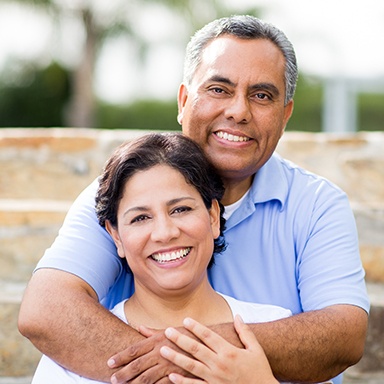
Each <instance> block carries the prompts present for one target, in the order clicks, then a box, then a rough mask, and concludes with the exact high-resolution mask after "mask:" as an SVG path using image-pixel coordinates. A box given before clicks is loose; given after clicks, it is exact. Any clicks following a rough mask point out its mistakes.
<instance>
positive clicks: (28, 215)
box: [0, 200, 70, 282]
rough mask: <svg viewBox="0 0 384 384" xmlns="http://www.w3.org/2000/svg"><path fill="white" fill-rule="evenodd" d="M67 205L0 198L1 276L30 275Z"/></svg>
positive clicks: (14, 278)
mask: <svg viewBox="0 0 384 384" xmlns="http://www.w3.org/2000/svg"><path fill="white" fill-rule="evenodd" d="M69 206H70V203H64V202H52V201H51V202H49V201H34V200H28V201H25V200H24V201H21V200H20V201H17V200H0V279H5V280H8V281H14V282H22V281H24V282H26V281H28V280H29V279H30V277H31V273H32V271H33V269H34V268H35V266H36V264H37V262H38V260H39V259H40V258H41V256H42V255H43V253H44V251H45V250H46V249H47V248H48V247H49V246H50V245H51V244H52V242H53V241H54V239H55V237H56V235H57V233H58V231H59V229H60V227H61V225H62V222H63V220H64V217H65V214H66V212H67V210H68V208H69Z"/></svg>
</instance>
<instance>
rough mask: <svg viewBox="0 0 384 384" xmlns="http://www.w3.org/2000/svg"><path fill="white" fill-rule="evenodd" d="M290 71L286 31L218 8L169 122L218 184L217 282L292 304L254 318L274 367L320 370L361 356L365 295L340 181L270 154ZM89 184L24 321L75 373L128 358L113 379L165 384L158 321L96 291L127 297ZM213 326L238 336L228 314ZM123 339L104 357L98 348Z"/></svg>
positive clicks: (316, 377) (282, 122)
mask: <svg viewBox="0 0 384 384" xmlns="http://www.w3.org/2000/svg"><path fill="white" fill-rule="evenodd" d="M296 80H297V65H296V58H295V54H294V50H293V48H292V46H291V44H290V42H289V41H288V40H287V38H286V37H285V35H284V34H283V33H282V32H281V31H279V30H278V29H276V28H275V27H273V26H271V25H268V24H265V23H263V22H262V21H260V20H258V19H256V18H254V17H250V16H234V17H230V18H225V19H220V20H216V21H214V22H212V23H210V24H208V25H207V26H206V27H204V28H203V29H202V30H200V31H198V32H197V33H196V35H195V36H194V37H193V38H192V40H191V42H190V43H189V45H188V47H187V55H186V62H185V72H184V80H183V84H182V85H181V86H180V89H179V95H178V105H179V114H178V121H179V123H180V124H181V125H182V130H183V133H184V134H186V135H188V136H189V137H191V138H192V139H194V140H195V141H196V142H198V143H199V144H200V145H201V147H202V148H203V150H204V152H205V153H206V155H207V156H208V157H209V159H210V160H211V162H212V163H213V164H214V165H215V166H216V168H217V169H218V171H219V173H220V175H221V177H222V178H223V181H224V184H225V188H226V191H225V195H224V197H223V200H222V203H223V204H224V205H225V206H226V214H227V218H228V220H227V226H226V227H227V229H226V232H225V236H226V240H227V243H228V248H227V250H226V251H225V253H224V254H223V255H222V256H220V257H218V258H217V260H216V265H215V266H214V267H213V269H212V272H211V276H210V277H211V281H212V283H213V286H214V288H215V289H216V290H218V291H220V292H222V293H225V294H229V295H232V296H235V297H236V298H238V299H241V300H245V301H253V302H259V303H269V304H275V305H280V306H283V307H286V308H289V309H291V311H292V312H293V313H294V314H296V315H294V316H292V317H291V318H288V319H284V320H279V321H276V322H272V323H264V324H253V325H252V330H253V332H254V333H255V335H256V336H257V339H258V340H259V342H260V344H261V345H262V347H263V348H264V350H265V352H266V355H267V357H268V359H269V361H270V364H271V366H272V369H273V372H274V374H275V375H276V377H277V378H279V379H280V380H282V381H295V382H297V381H302V382H316V381H318V382H319V381H325V380H326V379H328V378H331V377H334V376H336V375H338V374H339V373H340V372H342V371H343V370H344V369H346V368H347V367H348V366H350V365H352V364H355V363H356V362H357V361H358V360H359V359H360V357H361V355H362V353H363V348H364V341H365V333H366V328H367V312H368V308H369V304H368V299H367V296H366V291H365V284H364V271H363V269H362V266H361V262H360V258H359V252H358V242H357V233H356V227H355V223H354V219H353V214H352V212H351V209H350V207H349V204H348V201H347V198H346V196H345V194H344V193H343V192H342V191H340V190H339V189H338V188H337V187H335V186H334V185H332V184H331V183H330V182H328V181H327V180H324V179H323V178H320V177H318V176H316V175H313V174H310V173H308V172H306V171H304V170H302V169H300V168H298V167H296V166H295V165H293V164H291V163H289V162H287V161H285V160H283V159H281V158H280V157H279V156H278V155H276V154H274V150H275V148H276V146H277V143H278V141H279V139H280V137H281V135H282V134H283V132H284V128H285V126H286V124H287V122H288V120H289V118H290V116H291V114H292V110H293V95H294V91H295V85H296ZM96 187H97V183H94V184H93V185H91V186H90V187H89V188H88V189H87V190H85V191H84V192H83V193H82V194H81V195H80V197H79V198H78V199H77V201H76V202H75V203H74V205H73V207H72V208H71V210H70V211H69V213H68V216H67V218H66V221H65V223H64V225H63V228H62V230H61V232H60V234H59V236H58V238H57V239H56V241H55V243H54V244H53V246H52V248H51V249H49V250H48V251H47V252H46V254H45V256H44V257H43V259H42V260H41V262H40V263H39V265H38V269H37V271H36V272H35V273H34V275H33V277H32V279H31V282H30V284H29V286H28V289H27V291H26V293H25V297H24V300H23V303H22V307H21V311H20V319H19V328H20V330H21V332H22V333H23V334H24V335H25V336H26V337H28V338H30V339H31V341H32V342H33V343H34V344H35V345H36V346H37V347H38V348H39V349H40V350H41V351H42V352H44V353H45V354H46V355H48V356H50V357H52V358H53V359H55V360H56V361H58V362H59V363H60V364H61V365H63V366H64V367H66V368H68V369H70V370H72V371H74V372H77V373H79V374H81V375H84V376H88V377H90V378H96V379H99V380H103V379H104V380H107V381H108V380H109V378H110V375H111V374H112V372H113V370H115V371H116V370H117V369H118V368H121V366H123V368H122V369H119V370H117V372H115V373H114V374H113V376H112V382H113V383H120V382H127V381H128V382H132V383H140V382H151V383H152V382H161V383H166V382H168V379H167V377H166V376H167V374H168V373H170V372H175V369H176V368H175V367H174V366H172V365H171V364H170V363H169V362H167V361H166V360H165V359H162V358H161V357H160V352H159V350H160V348H161V347H162V346H163V345H165V344H166V343H167V345H168V346H172V344H171V342H170V341H166V338H165V336H164V332H158V333H157V334H155V335H153V336H150V337H148V338H146V339H144V338H143V337H142V336H140V335H139V334H138V333H136V332H135V331H133V330H132V329H130V328H129V327H127V326H126V325H125V324H123V323H122V322H120V321H119V320H118V319H117V318H115V317H113V316H111V315H110V313H109V312H108V311H107V309H105V308H103V307H102V306H101V305H100V304H99V301H101V302H102V303H103V304H104V305H105V306H106V307H107V308H110V307H111V306H112V305H113V304H114V303H116V302H118V301H120V300H121V299H122V298H124V297H127V296H129V295H130V294H131V293H132V291H131V289H132V281H131V279H130V276H129V275H127V274H126V273H125V271H124V270H123V268H122V267H121V264H120V263H119V261H118V257H117V255H116V250H115V247H114V244H113V241H112V239H111V238H110V237H109V236H108V234H107V233H106V232H105V231H103V230H102V229H101V228H100V227H99V225H98V223H97V219H96V216H95V212H94V195H95V191H96ZM214 330H215V331H216V332H217V333H219V334H220V335H222V336H223V337H225V338H226V339H228V340H230V341H233V343H237V344H239V342H238V341H237V340H236V338H235V335H234V331H233V325H231V324H224V325H222V326H216V327H215V328H214ZM125 348H127V349H126V350H125ZM124 350H125V351H124ZM120 351H123V352H121V353H119V354H116V355H114V356H113V357H112V359H110V360H109V361H108V364H109V367H110V368H112V370H111V369H110V368H109V367H108V366H107V364H106V361H107V360H108V358H109V357H110V356H112V355H113V354H115V353H117V352H120ZM130 362H131V363H130ZM128 363H130V364H128ZM126 364H127V365H126ZM179 372H181V371H180V370H179ZM335 383H341V378H340V377H339V378H337V379H335Z"/></svg>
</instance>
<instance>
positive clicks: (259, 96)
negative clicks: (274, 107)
mask: <svg viewBox="0 0 384 384" xmlns="http://www.w3.org/2000/svg"><path fill="white" fill-rule="evenodd" d="M255 97H256V98H257V99H259V100H269V99H270V97H269V96H268V95H267V94H265V93H256V95H255Z"/></svg>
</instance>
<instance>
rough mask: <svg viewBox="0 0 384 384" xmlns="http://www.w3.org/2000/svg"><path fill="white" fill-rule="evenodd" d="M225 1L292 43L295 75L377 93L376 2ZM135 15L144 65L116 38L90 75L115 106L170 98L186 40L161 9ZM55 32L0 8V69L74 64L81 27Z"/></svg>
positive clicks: (380, 80)
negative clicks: (338, 79) (257, 15)
mask: <svg viewBox="0 0 384 384" xmlns="http://www.w3.org/2000/svg"><path fill="white" fill-rule="evenodd" d="M66 1H69V0H66ZM225 1H226V2H227V3H230V4H231V6H232V7H233V8H234V9H235V12H236V13H241V12H242V11H243V9H244V7H246V6H248V5H253V6H255V5H257V6H260V7H262V9H263V11H262V15H261V17H262V18H263V19H264V20H266V21H268V22H271V23H273V24H275V25H276V26H277V27H279V28H280V29H282V30H283V31H284V32H285V33H286V35H287V36H288V38H289V39H290V40H291V41H292V43H293V45H294V47H295V49H296V54H297V58H298V63H299V68H300V70H301V71H302V72H304V73H307V74H309V75H312V76H317V77H321V78H330V77H333V76H344V77H346V78H357V79H359V80H360V81H362V82H363V83H364V84H366V86H367V88H372V89H373V88H374V89H375V90H377V91H379V92H383V93H384V49H383V47H384V1H381V0H364V1H362V0H322V1H313V0H312V1H311V0H225ZM101 4H102V3H101ZM104 4H105V3H104ZM138 14H139V17H138V18H137V19H136V20H135V22H136V28H138V30H139V31H141V33H142V34H143V35H145V37H146V39H147V40H148V42H149V43H150V45H151V47H152V48H151V49H150V51H149V60H148V61H147V65H146V66H144V65H143V64H142V63H140V62H138V61H136V60H133V59H132V58H134V57H136V56H137V47H135V45H134V44H132V43H131V42H130V41H128V40H127V39H126V38H123V37H122V38H119V39H116V40H114V41H113V42H111V43H110V44H109V45H108V46H106V47H105V48H104V49H103V50H102V52H101V56H100V60H99V61H98V64H97V66H96V69H95V77H96V80H95V89H96V92H97V94H98V96H99V97H101V98H103V99H104V100H106V101H110V102H118V103H123V102H127V101H130V100H132V99H133V98H136V97H145V96H150V97H155V98H168V99H172V98H173V97H175V96H176V92H177V88H178V85H179V83H180V81H181V77H182V64H183V56H184V48H185V44H186V42H187V40H188V36H187V34H186V33H187V32H186V30H185V28H184V25H183V23H182V20H178V19H175V18H174V17H173V16H172V15H171V14H170V13H169V12H166V11H164V10H163V9H162V8H161V7H156V8H154V9H151V11H150V12H148V9H143V11H142V12H139V13H138ZM61 28H62V31H64V33H63V34H61V35H60V37H59V36H57V35H55V33H54V23H53V22H52V20H50V19H48V18H47V17H45V16H44V15H41V14H37V13H34V14H31V13H27V12H26V11H22V9H21V8H20V6H18V5H17V4H15V3H13V4H10V5H9V4H6V3H4V2H1V3H0V70H1V69H2V68H4V66H5V64H6V62H7V60H8V59H9V57H11V56H14V57H19V58H22V59H25V60H35V61H38V62H40V63H41V64H42V65H43V64H44V63H48V62H49V61H50V60H51V59H52V57H58V58H59V59H60V60H61V61H62V62H64V63H66V64H67V65H74V64H75V63H76V60H77V59H78V57H79V54H80V53H81V42H82V39H83V36H82V32H81V28H80V26H79V25H78V24H77V23H76V21H75V20H74V19H71V18H70V17H68V18H67V19H66V20H65V21H64V22H63V23H62V24H61ZM175 31H176V33H175ZM52 36H55V39H56V40H55V41H54V44H52Z"/></svg>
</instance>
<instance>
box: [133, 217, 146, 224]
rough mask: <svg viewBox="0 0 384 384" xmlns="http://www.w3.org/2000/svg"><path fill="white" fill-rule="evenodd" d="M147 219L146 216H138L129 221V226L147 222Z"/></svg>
mask: <svg viewBox="0 0 384 384" xmlns="http://www.w3.org/2000/svg"><path fill="white" fill-rule="evenodd" d="M148 219H149V216H147V215H139V216H136V217H134V218H133V219H132V220H131V224H133V223H138V222H141V221H145V220H148Z"/></svg>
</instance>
